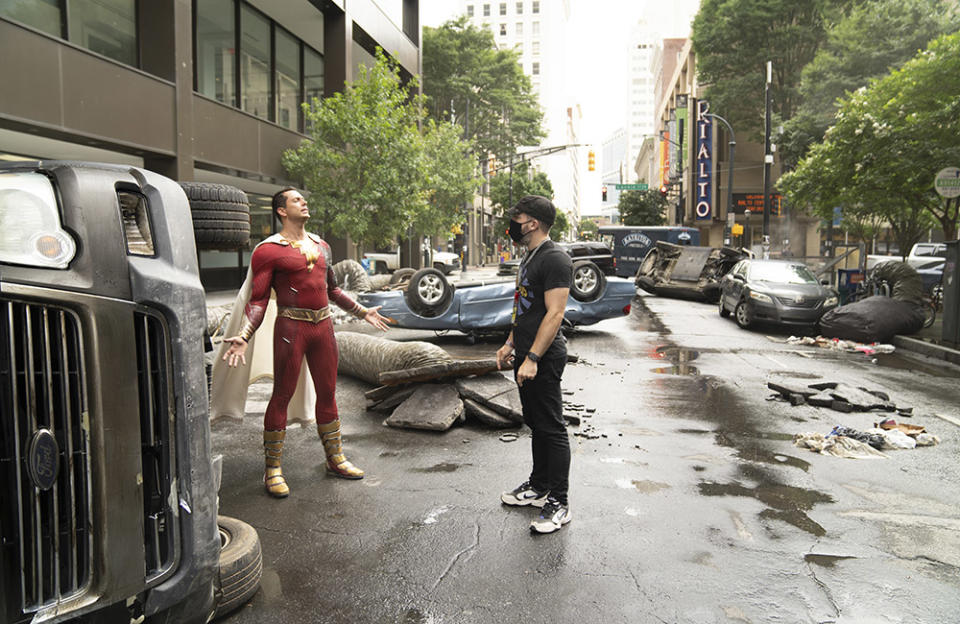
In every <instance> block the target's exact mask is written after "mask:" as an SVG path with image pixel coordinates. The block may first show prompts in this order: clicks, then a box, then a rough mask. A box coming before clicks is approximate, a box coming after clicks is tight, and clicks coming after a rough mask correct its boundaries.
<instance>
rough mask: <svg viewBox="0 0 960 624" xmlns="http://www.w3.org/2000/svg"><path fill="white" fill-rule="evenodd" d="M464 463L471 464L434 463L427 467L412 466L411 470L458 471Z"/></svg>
mask: <svg viewBox="0 0 960 624" xmlns="http://www.w3.org/2000/svg"><path fill="white" fill-rule="evenodd" d="M464 465H467V466H469V465H470V464H451V463H442V464H434V465H433V466H428V467H426V468H411V469H410V472H456V471H457V469H459V468H460V467H461V466H464Z"/></svg>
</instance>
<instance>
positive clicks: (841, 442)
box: [793, 431, 887, 459]
mask: <svg viewBox="0 0 960 624" xmlns="http://www.w3.org/2000/svg"><path fill="white" fill-rule="evenodd" d="M793 444H794V446H799V447H800V448H807V449H810V450H811V451H814V452H816V453H820V454H821V455H833V456H835V457H846V458H848V459H886V458H887V456H886V455H884V454H883V453H881V452H880V451H878V450H876V449H875V448H873V447H872V446H870V445H869V444H867V443H866V442H861V441H859V440H854V439H853V438H848V437H846V436H828V435H824V434H822V433H820V432H816V431H815V432H808V433H798V434H797V435H795V436H794V437H793Z"/></svg>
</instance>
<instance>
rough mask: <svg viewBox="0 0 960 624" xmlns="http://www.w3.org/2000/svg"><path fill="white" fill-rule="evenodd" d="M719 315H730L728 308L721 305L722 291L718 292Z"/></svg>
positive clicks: (725, 316)
mask: <svg viewBox="0 0 960 624" xmlns="http://www.w3.org/2000/svg"><path fill="white" fill-rule="evenodd" d="M720 316H722V317H723V318H727V317H728V316H730V310H728V309H727V308H726V306H724V305H723V293H720Z"/></svg>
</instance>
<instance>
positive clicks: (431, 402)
mask: <svg viewBox="0 0 960 624" xmlns="http://www.w3.org/2000/svg"><path fill="white" fill-rule="evenodd" d="M462 414H463V401H461V400H460V393H459V392H457V389H456V388H455V387H454V386H453V385H452V384H424V385H421V386H419V387H418V388H417V389H416V391H415V392H414V393H413V394H412V395H411V396H410V397H409V398H408V399H407V400H405V401H404V402H403V403H401V404H400V406H399V407H397V409H395V410H393V414H391V415H390V418H387V419H386V420H385V421H384V422H385V423H386V424H387V425H389V426H391V427H401V428H408V429H427V430H430V431H446V430H447V429H449V428H450V427H451V426H453V423H455V422H456V421H457V419H458V418H460V417H461V415H462Z"/></svg>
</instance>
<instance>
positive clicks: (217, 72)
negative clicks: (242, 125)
mask: <svg viewBox="0 0 960 624" xmlns="http://www.w3.org/2000/svg"><path fill="white" fill-rule="evenodd" d="M234 6H235V5H234V0H198V2H197V44H196V46H197V47H196V50H197V91H198V92H199V93H202V94H203V95H205V96H207V97H210V98H213V99H215V100H217V101H218V102H223V103H225V104H229V105H230V106H236V105H237V88H236V83H235V80H234V76H235V73H234V72H235V71H236V66H235V65H234V63H235V61H236V55H235V54H234V49H235V48H236V46H237V37H236V29H235V27H234V12H233V10H234Z"/></svg>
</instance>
